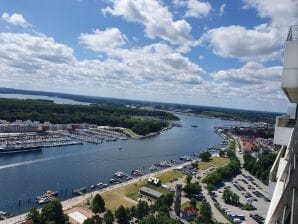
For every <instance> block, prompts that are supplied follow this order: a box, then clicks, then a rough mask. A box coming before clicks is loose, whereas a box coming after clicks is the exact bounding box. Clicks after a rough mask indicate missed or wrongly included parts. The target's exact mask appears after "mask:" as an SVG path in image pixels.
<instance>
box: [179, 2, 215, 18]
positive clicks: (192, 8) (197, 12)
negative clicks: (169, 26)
mask: <svg viewBox="0 0 298 224" xmlns="http://www.w3.org/2000/svg"><path fill="white" fill-rule="evenodd" d="M186 5H187V8H188V10H187V12H186V14H185V16H186V17H195V18H202V17H206V16H208V14H209V13H210V11H211V9H212V7H211V5H210V3H209V2H203V1H199V0H188V1H187V4H186Z"/></svg>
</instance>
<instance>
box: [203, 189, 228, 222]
mask: <svg viewBox="0 0 298 224" xmlns="http://www.w3.org/2000/svg"><path fill="white" fill-rule="evenodd" d="M202 193H203V195H204V197H205V198H206V200H207V201H208V202H209V204H210V206H211V211H212V216H213V218H215V219H216V220H217V221H218V222H222V223H231V222H230V221H229V220H227V219H226V217H224V216H223V214H221V212H220V211H219V210H218V209H217V208H216V207H215V205H214V202H213V201H212V199H211V197H210V195H209V194H208V191H207V190H206V189H205V188H203V190H202Z"/></svg>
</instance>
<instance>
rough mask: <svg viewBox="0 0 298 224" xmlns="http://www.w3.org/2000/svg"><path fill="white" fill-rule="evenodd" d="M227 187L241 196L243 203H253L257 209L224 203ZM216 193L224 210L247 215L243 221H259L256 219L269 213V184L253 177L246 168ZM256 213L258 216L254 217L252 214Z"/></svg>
mask: <svg viewBox="0 0 298 224" xmlns="http://www.w3.org/2000/svg"><path fill="white" fill-rule="evenodd" d="M227 188H229V189H230V190H231V191H233V192H234V193H236V194H237V195H238V196H239V200H240V202H241V203H242V204H246V203H251V204H252V205H253V206H254V207H255V208H256V210H254V211H247V210H242V209H241V208H240V207H236V206H233V205H228V204H226V203H224V201H223V199H222V194H223V191H224V190H225V189H227ZM215 195H216V196H215V198H216V200H217V201H218V202H219V203H220V205H221V207H223V210H226V212H228V213H231V214H237V215H244V216H245V222H242V223H258V222H257V221H256V220H255V219H258V220H260V221H261V219H262V218H260V217H265V216H266V214H267V210H268V207H269V199H268V192H267V186H266V185H264V184H263V183H261V182H260V181H259V180H257V179H255V178H254V177H252V176H251V175H250V174H248V173H247V172H246V171H245V170H242V174H240V175H237V176H236V177H235V178H233V180H232V181H231V182H226V183H225V185H224V186H222V187H221V188H219V189H218V190H216V191H215ZM255 215H257V216H256V217H254V218H253V217H252V216H255ZM258 216H260V217H258ZM260 223H261V222H260Z"/></svg>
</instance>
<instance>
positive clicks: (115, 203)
mask: <svg viewBox="0 0 298 224" xmlns="http://www.w3.org/2000/svg"><path fill="white" fill-rule="evenodd" d="M183 176H185V174H183V173H182V172H180V171H176V170H171V171H167V172H165V173H162V174H160V175H158V176H157V177H158V178H159V179H160V180H161V182H162V183H163V184H165V183H168V182H170V181H171V180H174V179H176V178H180V177H183ZM143 186H145V187H149V188H152V189H153V190H156V191H158V192H160V193H162V194H166V193H168V192H169V191H167V190H165V189H162V188H159V187H157V186H154V185H152V184H149V183H147V182H146V181H139V182H137V183H133V184H128V185H124V186H122V187H119V188H116V189H113V190H111V191H108V192H104V193H102V194H101V195H102V197H103V198H104V200H105V203H106V207H107V208H108V209H110V210H112V211H115V210H116V209H117V208H118V207H119V206H120V205H123V206H125V207H131V206H133V205H135V204H136V203H137V202H136V201H137V195H138V192H139V189H140V188H141V187H143ZM131 199H132V200H134V201H132V200H131Z"/></svg>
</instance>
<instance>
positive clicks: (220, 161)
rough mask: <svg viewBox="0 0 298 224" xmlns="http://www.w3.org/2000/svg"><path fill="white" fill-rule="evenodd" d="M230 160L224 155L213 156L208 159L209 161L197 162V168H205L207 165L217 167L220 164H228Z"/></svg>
mask: <svg viewBox="0 0 298 224" xmlns="http://www.w3.org/2000/svg"><path fill="white" fill-rule="evenodd" d="M229 161H230V159H228V158H224V157H213V158H211V159H210V161H209V162H198V168H199V169H200V170H205V169H207V168H209V167H214V168H217V167H220V166H223V165H226V164H228V163H229Z"/></svg>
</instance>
